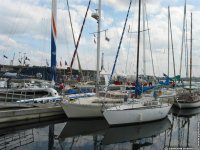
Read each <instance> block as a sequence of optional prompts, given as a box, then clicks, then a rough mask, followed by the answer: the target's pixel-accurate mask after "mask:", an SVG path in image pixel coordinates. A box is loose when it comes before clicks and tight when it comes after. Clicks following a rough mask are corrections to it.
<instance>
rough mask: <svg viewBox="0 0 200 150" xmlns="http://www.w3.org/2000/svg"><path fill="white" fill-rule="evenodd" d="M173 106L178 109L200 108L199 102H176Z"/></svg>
mask: <svg viewBox="0 0 200 150" xmlns="http://www.w3.org/2000/svg"><path fill="white" fill-rule="evenodd" d="M175 105H176V106H177V107H179V108H195V107H200V101H187V102H186V101H177V103H175Z"/></svg>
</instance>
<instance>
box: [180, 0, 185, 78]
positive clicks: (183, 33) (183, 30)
mask: <svg viewBox="0 0 200 150" xmlns="http://www.w3.org/2000/svg"><path fill="white" fill-rule="evenodd" d="M185 20H186V0H185V6H184V16H183V29H182V43H181V60H180V71H179V75H181V69H182V59H183V42H184V38H185V37H184V36H185Z"/></svg>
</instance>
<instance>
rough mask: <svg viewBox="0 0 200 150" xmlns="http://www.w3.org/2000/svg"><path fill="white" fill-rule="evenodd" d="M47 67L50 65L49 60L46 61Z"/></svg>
mask: <svg viewBox="0 0 200 150" xmlns="http://www.w3.org/2000/svg"><path fill="white" fill-rule="evenodd" d="M46 65H47V67H49V63H48V61H47V59H46Z"/></svg>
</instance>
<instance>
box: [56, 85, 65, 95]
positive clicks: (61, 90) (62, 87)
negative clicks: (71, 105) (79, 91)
mask: <svg viewBox="0 0 200 150" xmlns="http://www.w3.org/2000/svg"><path fill="white" fill-rule="evenodd" d="M64 88H65V86H64V84H63V83H62V82H60V84H59V86H58V90H59V93H60V94H62V92H63V90H64Z"/></svg>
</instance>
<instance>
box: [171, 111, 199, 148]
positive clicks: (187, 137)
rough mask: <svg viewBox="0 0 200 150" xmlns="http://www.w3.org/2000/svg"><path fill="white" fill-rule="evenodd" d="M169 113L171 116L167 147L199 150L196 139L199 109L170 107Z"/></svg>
mask: <svg viewBox="0 0 200 150" xmlns="http://www.w3.org/2000/svg"><path fill="white" fill-rule="evenodd" d="M171 112H172V114H173V116H172V130H171V133H170V140H169V147H173V146H176V147H187V148H191V149H199V147H198V144H197V143H198V142H197V140H198V139H196V137H197V132H198V128H199V127H198V126H199V123H198V121H199V113H200V108H192V109H186V108H185V109H180V108H177V107H172V109H171ZM198 134H199V133H198Z"/></svg>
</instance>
